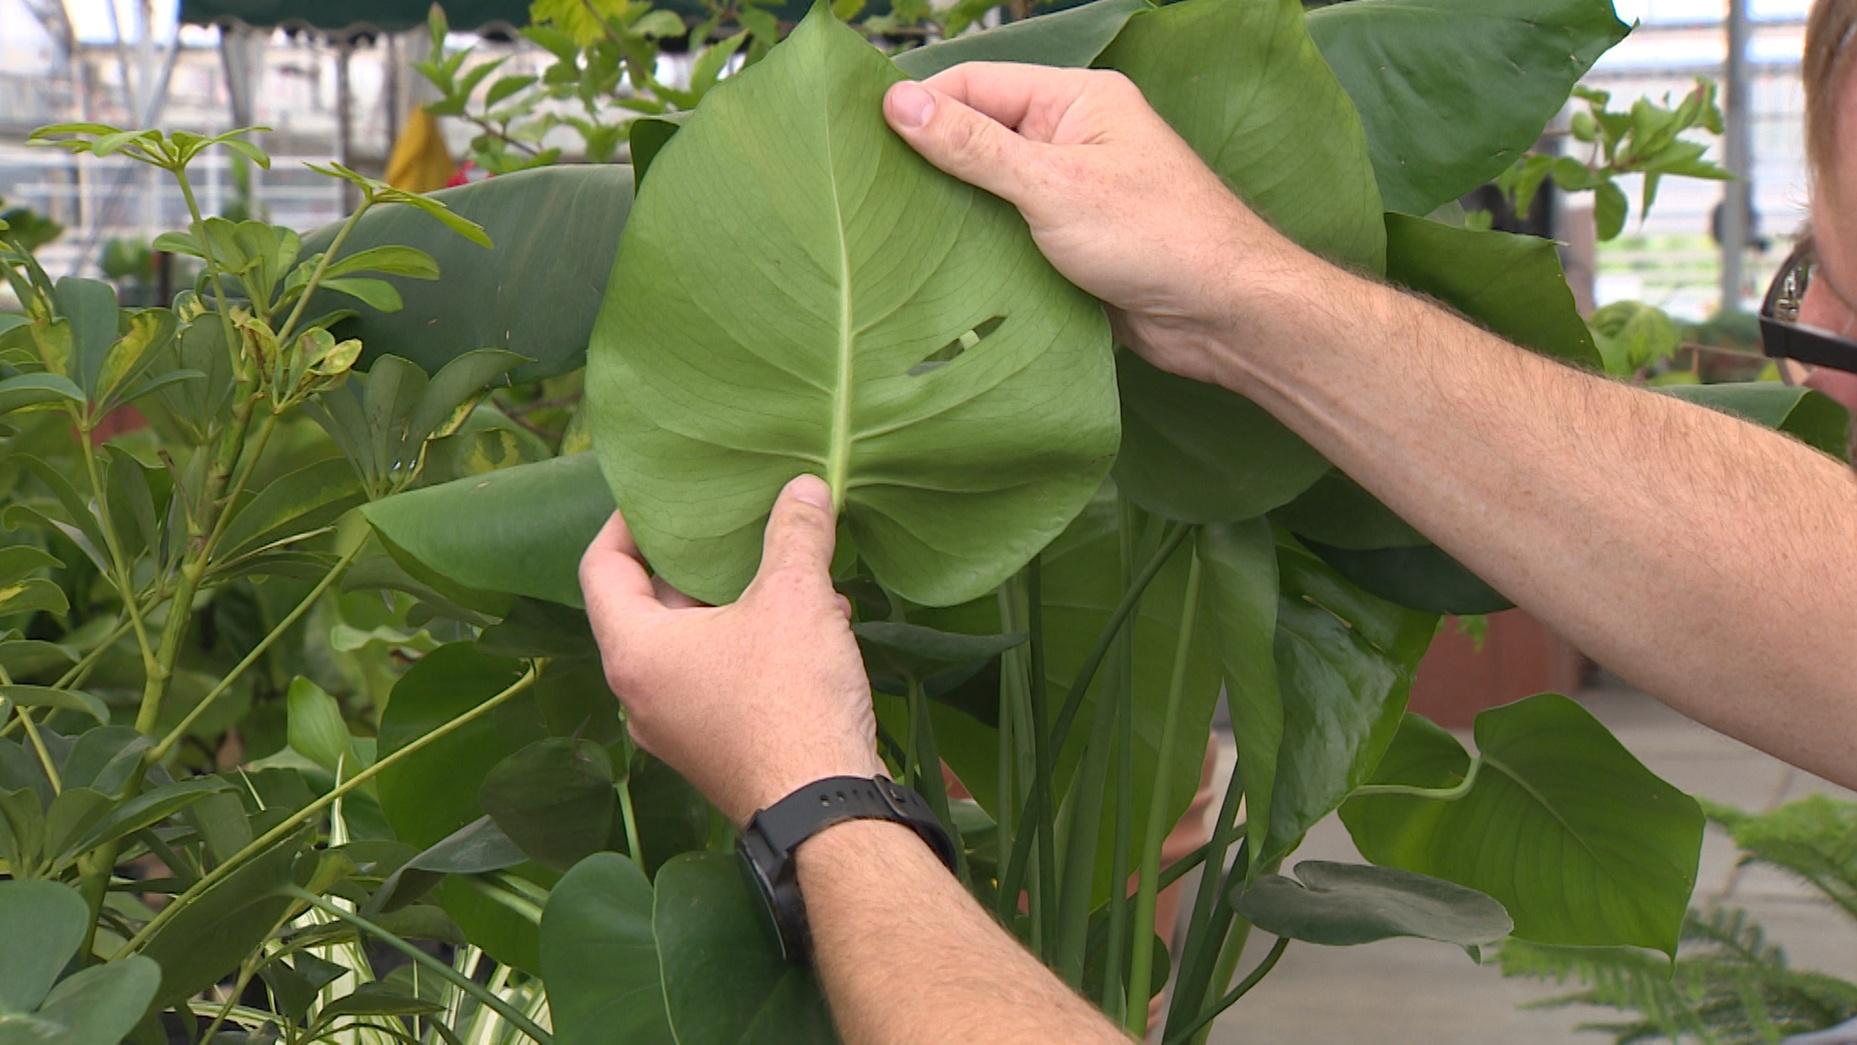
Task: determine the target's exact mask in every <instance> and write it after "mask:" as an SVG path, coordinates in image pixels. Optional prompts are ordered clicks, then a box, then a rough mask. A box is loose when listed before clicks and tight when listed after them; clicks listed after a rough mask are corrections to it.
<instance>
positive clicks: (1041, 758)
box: [1019, 556, 1059, 957]
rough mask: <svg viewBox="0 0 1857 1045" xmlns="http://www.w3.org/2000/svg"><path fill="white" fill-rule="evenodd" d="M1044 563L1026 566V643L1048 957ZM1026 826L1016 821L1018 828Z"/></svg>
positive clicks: (1041, 947)
mask: <svg viewBox="0 0 1857 1045" xmlns="http://www.w3.org/2000/svg"><path fill="white" fill-rule="evenodd" d="M1043 580H1044V578H1043V564H1042V563H1041V562H1040V561H1039V559H1038V557H1037V556H1033V557H1032V561H1031V562H1029V563H1027V564H1026V565H1025V626H1026V627H1025V633H1026V635H1028V636H1029V637H1030V638H1029V640H1028V646H1027V654H1028V663H1027V670H1028V676H1027V684H1026V706H1027V709H1028V711H1029V712H1030V715H1029V718H1030V724H1031V741H1032V742H1031V755H1032V787H1031V805H1032V807H1033V808H1035V809H1037V810H1038V814H1037V822H1036V823H1034V824H1031V825H1029V826H1030V827H1031V828H1032V830H1033V832H1034V833H1035V835H1036V840H1037V844H1038V868H1037V870H1038V877H1037V880H1036V888H1035V889H1034V890H1033V892H1032V895H1033V896H1034V897H1036V902H1035V903H1034V904H1033V911H1032V924H1033V925H1034V926H1036V927H1037V932H1038V954H1039V955H1040V956H1041V957H1042V956H1046V955H1049V954H1051V953H1052V951H1053V949H1054V948H1055V947H1056V946H1057V931H1056V930H1057V918H1056V915H1057V905H1058V903H1059V898H1058V892H1057V842H1056V837H1055V836H1056V832H1057V809H1056V808H1055V807H1054V805H1053V803H1052V800H1051V773H1052V765H1051V763H1052V755H1053V751H1052V748H1051V745H1050V743H1049V736H1048V734H1047V733H1046V729H1047V728H1048V726H1049V723H1048V722H1047V720H1046V718H1047V716H1046V711H1047V709H1046V707H1045V635H1044V612H1043V606H1042V605H1041V603H1042V602H1043V597H1044V592H1043V587H1044V584H1043ZM1027 826H1028V825H1027V824H1026V823H1025V821H1023V820H1021V821H1020V822H1019V828H1020V830H1024V829H1025V828H1026V827H1027Z"/></svg>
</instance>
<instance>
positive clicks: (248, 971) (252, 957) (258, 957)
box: [199, 906, 297, 1045]
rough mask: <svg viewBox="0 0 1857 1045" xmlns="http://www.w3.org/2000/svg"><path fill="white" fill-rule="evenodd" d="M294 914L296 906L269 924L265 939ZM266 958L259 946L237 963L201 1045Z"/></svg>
mask: <svg viewBox="0 0 1857 1045" xmlns="http://www.w3.org/2000/svg"><path fill="white" fill-rule="evenodd" d="M296 915H297V908H296V907H295V906H292V907H291V908H290V910H288V911H286V912H285V913H284V916H283V917H282V918H279V919H278V920H277V922H276V924H274V925H272V926H271V931H270V932H268V933H265V934H264V937H265V939H267V940H268V939H270V938H271V937H273V936H275V935H277V931H278V930H279V929H282V928H283V927H284V926H286V925H288V924H290V920H291V919H292V918H295V917H296ZM268 960H269V959H268V958H267V957H266V955H265V953H264V950H263V948H262V947H260V948H259V949H258V950H255V951H253V952H252V953H250V954H249V955H246V957H245V960H244V961H243V962H240V963H239V975H238V978H237V979H236V980H233V981H232V990H231V991H230V992H228V993H227V995H226V1000H225V1002H224V1003H223V1004H221V1005H220V1006H219V1011H218V1012H216V1013H214V1014H213V1022H211V1023H209V1024H207V1025H206V1030H205V1031H204V1032H202V1033H201V1035H200V1037H199V1041H200V1042H201V1045H206V1043H209V1042H211V1041H212V1040H213V1035H214V1034H217V1033H218V1032H219V1028H220V1027H221V1026H223V1025H224V1024H225V1022H226V1017H228V1016H230V1015H231V1014H232V1009H233V1007H235V1006H236V1005H238V1003H239V999H240V998H242V997H244V996H245V988H246V987H247V986H248V985H250V983H251V978H252V977H253V976H256V975H257V974H258V968H259V966H261V965H263V964H264V963H265V962H266V961H268Z"/></svg>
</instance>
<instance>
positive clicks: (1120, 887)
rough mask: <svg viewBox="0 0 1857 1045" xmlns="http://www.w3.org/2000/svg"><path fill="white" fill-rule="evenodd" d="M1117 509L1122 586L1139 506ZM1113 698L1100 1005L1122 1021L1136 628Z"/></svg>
mask: <svg viewBox="0 0 1857 1045" xmlns="http://www.w3.org/2000/svg"><path fill="white" fill-rule="evenodd" d="M1116 507H1117V513H1118V515H1119V520H1118V525H1117V540H1118V544H1119V546H1120V559H1121V566H1122V588H1123V590H1124V591H1127V590H1128V589H1130V588H1132V587H1133V586H1134V583H1135V506H1134V505H1133V504H1131V503H1130V502H1129V500H1128V498H1126V497H1118V498H1117V502H1116ZM1116 649H1117V657H1116V667H1115V677H1114V683H1115V685H1114V691H1113V693H1112V694H1111V699H1112V700H1113V701H1114V714H1115V721H1116V769H1115V774H1116V789H1115V842H1114V846H1113V848H1112V849H1111V854H1110V861H1109V881H1110V883H1111V885H1110V888H1109V939H1108V947H1107V948H1106V949H1105V951H1104V955H1103V987H1102V996H1101V998H1100V1002H1099V1004H1100V1007H1101V1008H1102V1010H1103V1011H1104V1012H1107V1013H1110V1014H1112V1016H1113V1017H1114V1018H1116V1019H1117V1020H1118V1021H1119V1020H1120V1016H1119V1015H1116V1014H1117V1011H1118V1010H1117V1007H1118V1006H1120V1005H1121V1004H1122V1002H1123V999H1124V998H1126V997H1127V995H1126V992H1125V990H1124V988H1123V983H1122V959H1123V958H1125V957H1127V955H1128V904H1129V899H1128V876H1129V860H1130V854H1131V853H1132V852H1133V851H1134V830H1135V697H1134V694H1135V630H1134V629H1133V628H1123V629H1122V630H1121V631H1120V632H1118V634H1117V636H1116Z"/></svg>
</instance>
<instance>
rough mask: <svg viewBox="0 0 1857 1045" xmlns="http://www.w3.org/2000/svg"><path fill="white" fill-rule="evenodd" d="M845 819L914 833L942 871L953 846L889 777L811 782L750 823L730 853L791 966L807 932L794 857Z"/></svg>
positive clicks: (801, 955)
mask: <svg viewBox="0 0 1857 1045" xmlns="http://www.w3.org/2000/svg"><path fill="white" fill-rule="evenodd" d="M847 820H890V821H893V822H895V823H899V824H905V825H907V826H909V827H910V828H913V829H914V830H915V832H916V834H918V835H920V836H921V837H922V841H924V842H926V843H928V847H929V848H930V849H933V850H935V855H936V856H938V857H940V858H941V862H942V863H944V864H946V865H948V870H950V871H952V870H954V868H955V852H954V840H953V839H952V838H950V837H949V836H948V831H947V829H946V828H944V827H943V826H942V825H941V821H939V820H936V819H935V814H934V813H933V812H931V811H930V810H929V807H928V803H927V802H924V801H923V800H922V796H921V795H918V794H916V793H915V792H914V791H911V790H910V789H908V788H906V787H904V786H903V785H901V784H899V783H897V782H895V781H894V780H890V779H889V778H887V777H876V778H875V779H865V778H864V777H854V776H835V777H827V778H825V779H824V780H818V781H814V782H813V783H810V784H807V785H806V786H805V787H802V788H800V789H799V790H798V791H795V792H793V793H792V794H790V795H788V796H787V797H785V798H783V799H781V800H780V801H778V802H775V803H774V804H773V805H771V806H768V807H767V808H766V809H762V810H760V811H758V812H756V813H755V814H754V816H753V817H751V818H749V820H748V826H747V827H745V828H743V829H742V833H741V838H740V840H739V841H738V842H737V843H736V849H737V850H739V851H740V853H741V856H742V868H743V870H744V872H745V873H746V874H747V876H748V879H749V880H750V881H751V882H753V883H754V888H755V890H756V891H757V892H759V893H760V894H761V899H762V900H764V901H766V902H765V907H766V910H767V913H768V920H769V923H770V929H771V930H772V932H773V933H774V936H775V937H776V938H777V939H778V940H779V941H780V953H781V954H782V955H783V956H784V957H785V958H786V959H787V960H788V961H790V962H804V961H806V960H808V959H809V958H810V957H811V955H812V930H811V928H810V927H809V926H808V925H807V922H806V904H805V901H804V900H802V899H801V897H800V884H799V876H798V875H797V874H796V873H795V871H794V868H793V851H794V850H795V849H797V848H799V845H800V843H801V842H804V841H805V840H806V839H808V838H811V837H812V836H813V835H814V834H816V833H818V832H819V831H820V830H823V829H824V828H827V827H830V826H832V825H833V824H840V823H844V822H845V821H847Z"/></svg>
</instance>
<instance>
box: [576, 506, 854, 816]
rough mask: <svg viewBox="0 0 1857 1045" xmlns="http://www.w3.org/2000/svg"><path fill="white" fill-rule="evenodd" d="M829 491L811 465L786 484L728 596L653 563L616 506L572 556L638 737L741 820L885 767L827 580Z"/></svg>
mask: <svg viewBox="0 0 1857 1045" xmlns="http://www.w3.org/2000/svg"><path fill="white" fill-rule="evenodd" d="M831 503H832V502H831V495H830V493H829V492H828V491H827V489H826V486H825V483H824V482H823V481H821V480H820V479H819V478H818V477H816V476H811V475H802V476H800V477H798V478H797V479H794V480H793V481H792V482H790V483H788V484H787V486H786V489H784V490H782V491H781V492H780V499H779V500H778V501H776V502H775V504H774V511H773V516H772V518H770V519H769V520H768V522H767V537H766V543H765V545H764V546H763V550H762V553H761V569H760V572H759V573H758V574H756V575H755V578H754V581H753V583H751V584H749V585H748V590H747V591H744V592H743V593H742V597H741V599H740V600H739V601H737V602H735V603H734V604H733V605H729V606H701V605H698V604H696V603H695V602H693V601H692V600H690V599H689V598H688V597H686V596H684V595H683V594H681V593H679V592H677V591H674V590H672V589H671V588H670V587H669V586H668V585H666V584H664V583H663V582H662V581H658V580H655V579H654V578H652V577H651V576H650V575H649V574H647V573H646V572H645V564H644V561H643V560H642V559H641V558H640V557H639V554H638V547H637V546H636V545H635V544H634V543H633V541H632V535H631V533H630V532H628V531H627V530H626V527H625V520H624V519H622V518H620V517H619V515H618V514H617V513H614V515H613V517H612V518H611V519H610V520H608V522H607V523H606V526H605V527H604V528H603V529H601V530H600V533H599V536H597V537H595V538H594V539H593V543H592V544H591V545H589V546H588V547H587V552H586V554H585V555H584V556H583V557H582V558H581V560H580V589H581V591H582V592H583V593H584V594H585V595H586V599H587V616H588V618H589V619H590V620H591V621H592V623H593V633H594V636H595V637H596V638H597V639H598V640H599V644H600V659H601V660H602V661H603V662H604V664H605V668H606V681H607V683H608V684H609V685H611V686H612V689H613V693H614V694H616V695H617V696H618V697H619V700H620V702H621V703H622V704H624V705H625V709H626V715H627V722H628V724H629V725H630V727H631V730H632V738H633V739H634V740H636V741H637V742H638V745H639V746H640V747H642V748H644V749H645V750H646V751H649V752H651V753H652V754H653V755H656V756H657V757H659V758H661V759H663V760H664V761H665V762H667V763H669V764H670V765H671V767H672V768H674V769H676V770H677V771H678V772H679V773H682V774H683V775H684V776H685V777H686V778H687V779H688V780H689V781H690V782H691V783H692V784H695V785H696V787H697V789H698V790H700V791H702V792H703V794H704V795H705V796H707V797H708V798H709V800H710V801H711V802H713V803H715V806H716V808H718V809H720V810H722V812H723V813H724V814H726V815H727V816H728V817H729V819H731V820H733V821H734V822H735V823H737V824H742V823H745V822H747V820H748V818H749V817H750V816H752V815H753V814H754V812H755V811H756V810H758V809H762V808H765V807H767V806H768V805H771V804H772V803H774V802H777V801H779V800H780V799H782V798H784V797H786V795H787V794H788V793H789V792H791V791H793V790H794V789H796V788H799V787H803V786H805V785H806V784H810V783H812V782H813V781H814V780H818V779H820V778H822V777H829V776H862V777H869V776H875V775H877V774H879V773H882V772H883V771H884V767H883V762H882V761H881V760H880V759H878V757H877V753H876V736H877V725H876V719H875V717H874V715H873V713H872V711H871V698H870V683H869V682H868V681H867V680H866V678H865V675H864V664H863V661H862V660H861V659H860V658H859V656H858V648H857V642H856V641H855V640H854V639H853V638H852V636H851V624H850V605H849V603H847V602H845V600H844V599H843V598H842V597H841V596H839V595H838V594H837V593H836V592H834V591H833V590H832V580H831V574H830V565H831V561H832V541H833V518H832V509H831Z"/></svg>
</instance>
